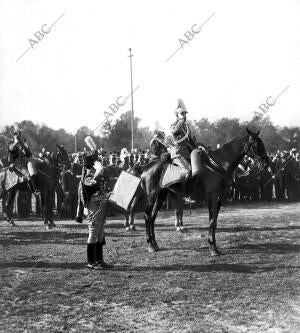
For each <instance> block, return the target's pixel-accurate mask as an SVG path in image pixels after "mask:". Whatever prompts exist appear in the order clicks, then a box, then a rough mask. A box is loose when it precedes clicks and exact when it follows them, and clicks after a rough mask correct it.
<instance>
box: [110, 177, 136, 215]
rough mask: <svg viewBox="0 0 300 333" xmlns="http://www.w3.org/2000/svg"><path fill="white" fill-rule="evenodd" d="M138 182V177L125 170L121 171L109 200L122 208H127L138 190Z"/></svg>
mask: <svg viewBox="0 0 300 333" xmlns="http://www.w3.org/2000/svg"><path fill="white" fill-rule="evenodd" d="M140 182H141V179H140V178H138V177H136V176H133V175H132V174H130V173H128V172H126V171H122V172H121V174H120V176H119V177H118V179H117V182H116V184H115V187H114V189H113V192H112V193H111V195H110V197H109V201H110V202H111V203H113V204H114V205H117V206H118V207H120V208H122V209H124V210H128V208H129V206H130V204H131V202H132V200H133V198H134V196H135V195H136V193H137V191H138V188H139V185H140Z"/></svg>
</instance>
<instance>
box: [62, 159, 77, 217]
mask: <svg viewBox="0 0 300 333" xmlns="http://www.w3.org/2000/svg"><path fill="white" fill-rule="evenodd" d="M78 184H79V178H77V175H76V173H75V172H74V163H71V169H69V170H66V171H65V172H64V173H63V175H62V188H63V191H64V194H65V207H66V215H67V218H70V219H72V220H74V219H75V216H76V207H77V201H78V197H77V192H78V190H77V189H78Z"/></svg>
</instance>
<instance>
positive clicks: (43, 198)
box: [37, 191, 51, 230]
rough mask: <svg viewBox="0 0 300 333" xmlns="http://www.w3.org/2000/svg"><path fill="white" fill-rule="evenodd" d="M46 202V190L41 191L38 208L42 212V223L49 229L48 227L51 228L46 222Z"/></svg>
mask: <svg viewBox="0 0 300 333" xmlns="http://www.w3.org/2000/svg"><path fill="white" fill-rule="evenodd" d="M37 200H38V199H37ZM47 202H48V198H47V192H46V191H41V195H40V210H41V213H42V219H43V220H44V225H45V226H46V230H49V229H51V227H50V226H49V224H48V212H47Z"/></svg>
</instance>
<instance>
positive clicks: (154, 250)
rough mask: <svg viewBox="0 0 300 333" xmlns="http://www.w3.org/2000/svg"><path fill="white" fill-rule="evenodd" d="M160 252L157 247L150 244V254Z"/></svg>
mask: <svg viewBox="0 0 300 333" xmlns="http://www.w3.org/2000/svg"><path fill="white" fill-rule="evenodd" d="M157 251H158V250H157V249H156V248H155V245H152V244H149V245H148V252H150V253H154V252H157Z"/></svg>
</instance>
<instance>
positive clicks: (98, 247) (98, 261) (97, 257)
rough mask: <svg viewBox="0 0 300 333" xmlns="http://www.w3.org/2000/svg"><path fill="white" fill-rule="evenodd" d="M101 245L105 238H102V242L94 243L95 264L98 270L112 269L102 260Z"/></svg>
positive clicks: (103, 243)
mask: <svg viewBox="0 0 300 333" xmlns="http://www.w3.org/2000/svg"><path fill="white" fill-rule="evenodd" d="M103 245H105V238H103V241H102V242H97V243H96V248H95V262H96V265H97V266H98V267H99V269H109V268H113V266H112V265H109V264H107V263H106V262H105V261H104V259H103Z"/></svg>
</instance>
